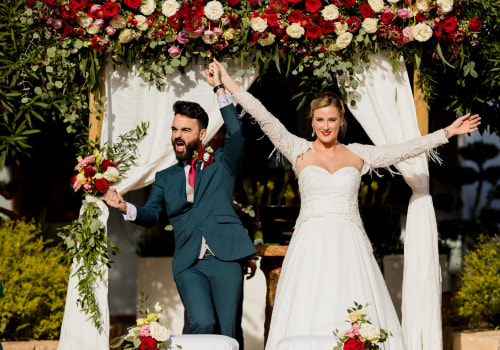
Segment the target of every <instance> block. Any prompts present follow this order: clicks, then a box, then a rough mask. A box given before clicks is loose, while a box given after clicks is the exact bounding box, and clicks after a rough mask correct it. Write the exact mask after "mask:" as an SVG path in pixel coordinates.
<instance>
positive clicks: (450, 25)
mask: <svg viewBox="0 0 500 350" xmlns="http://www.w3.org/2000/svg"><path fill="white" fill-rule="evenodd" d="M455 28H457V19H456V18H455V17H453V16H449V17H448V18H446V19H445V20H444V30H445V31H446V32H447V33H449V32H452V31H454V30H455Z"/></svg>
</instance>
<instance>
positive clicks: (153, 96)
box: [58, 62, 258, 350]
mask: <svg viewBox="0 0 500 350" xmlns="http://www.w3.org/2000/svg"><path fill="white" fill-rule="evenodd" d="M228 66H229V67H228V71H229V73H230V74H232V76H234V75H235V71H236V68H235V67H234V64H233V63H232V62H230V63H229V64H228ZM243 68H248V65H245V67H243ZM204 69H205V65H204V64H203V63H201V62H200V63H196V64H192V65H191V66H188V67H186V68H185V72H184V73H181V72H179V71H177V72H176V73H174V74H172V75H171V76H168V77H167V79H166V81H165V85H164V87H163V88H162V89H161V90H158V89H157V87H156V85H155V84H154V83H152V82H151V83H146V82H144V79H143V78H142V77H140V76H139V74H138V72H137V66H133V67H130V68H127V67H125V66H120V67H117V68H116V69H113V67H112V65H108V66H107V67H106V72H105V96H106V97H107V98H108V101H107V103H106V105H105V108H106V112H105V113H104V119H103V128H102V134H101V142H102V144H104V143H105V142H113V141H116V139H117V137H118V136H119V135H121V134H124V133H127V132H128V131H130V130H132V129H135V128H136V127H137V126H138V125H140V123H141V122H148V123H149V128H148V131H147V136H146V137H145V138H144V140H143V141H142V142H141V143H140V144H139V147H138V159H137V162H136V164H135V166H134V167H132V168H131V169H130V171H129V172H128V174H127V177H126V178H125V179H123V180H122V181H120V182H119V183H117V184H116V186H113V187H115V188H116V189H117V191H118V192H120V193H121V194H125V193H127V192H128V191H132V190H136V189H140V188H143V187H146V186H148V185H150V184H152V183H153V182H154V177H155V174H156V172H157V171H160V170H162V169H165V168H167V167H169V166H171V165H173V164H175V162H176V159H175V154H174V152H173V148H172V144H171V141H170V138H171V125H172V120H173V117H174V113H173V110H172V107H173V104H174V103H175V102H176V101H178V100H184V101H193V102H197V103H199V104H200V105H201V106H202V107H203V108H204V109H205V111H206V112H207V114H208V116H209V125H208V134H207V138H206V141H208V140H210V139H211V138H212V137H213V135H215V133H216V132H217V130H219V128H220V127H221V126H222V124H223V120H222V116H221V114H220V111H219V105H218V102H217V97H216V95H215V94H214V92H213V90H212V88H211V87H210V85H208V83H207V82H206V78H205V72H204ZM257 73H258V71H257V70H253V72H252V74H250V72H248V70H247V74H246V75H244V76H243V77H242V78H239V79H238V81H239V83H240V84H241V86H242V87H243V88H245V89H248V88H249V87H250V85H251V84H252V83H253V81H254V80H255V78H256V76H257ZM91 198H93V197H91ZM97 203H98V205H99V206H103V207H104V208H105V209H106V213H107V212H108V211H107V207H106V205H105V204H104V203H103V202H102V201H100V200H99V201H97ZM101 221H102V222H104V223H105V224H106V222H107V215H106V217H103V218H102V220H101ZM76 268H77V266H76V265H75V264H73V265H72V267H71V271H72V273H71V275H70V279H69V282H68V292H67V295H66V306H65V310H64V319H63V324H62V327H61V336H60V341H59V346H58V350H88V349H94V350H108V349H109V307H108V301H107V296H108V269H107V268H106V267H104V268H103V269H104V270H103V271H102V274H103V280H102V281H100V283H98V284H97V285H96V288H95V294H96V296H98V303H99V308H100V310H101V316H102V317H101V324H102V326H103V331H102V332H99V331H98V330H97V329H96V328H95V326H94V323H93V322H92V320H91V319H89V318H88V316H85V315H84V314H83V312H81V310H80V308H79V307H78V306H77V304H76V301H77V299H78V290H77V289H75V288H76V286H77V284H78V279H77V278H76V277H74V276H73V271H74V270H75V269H76Z"/></svg>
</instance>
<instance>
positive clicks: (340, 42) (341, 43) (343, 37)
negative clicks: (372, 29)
mask: <svg viewBox="0 0 500 350" xmlns="http://www.w3.org/2000/svg"><path fill="white" fill-rule="evenodd" d="M351 41H352V33H342V34H340V35H339V36H338V37H337V43H336V44H337V50H342V49H345V48H346V47H347V46H349V44H350V43H351Z"/></svg>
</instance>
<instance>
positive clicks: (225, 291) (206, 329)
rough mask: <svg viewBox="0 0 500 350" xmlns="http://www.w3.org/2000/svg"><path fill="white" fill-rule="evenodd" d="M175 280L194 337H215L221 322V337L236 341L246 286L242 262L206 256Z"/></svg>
mask: <svg viewBox="0 0 500 350" xmlns="http://www.w3.org/2000/svg"><path fill="white" fill-rule="evenodd" d="M174 278H175V283H176V284H177V290H178V291H179V295H180V297H181V300H182V303H183V304H184V308H185V309H186V312H187V315H188V319H189V328H190V333H191V334H213V333H214V332H215V326H216V324H217V321H218V324H219V326H220V332H221V334H223V335H227V336H229V337H231V338H235V336H236V328H237V322H238V321H239V319H238V307H239V306H238V305H239V303H240V302H241V293H242V285H243V271H242V268H241V265H240V263H239V262H237V261H229V262H228V261H222V260H219V259H217V258H216V257H214V256H205V258H204V259H200V260H197V262H196V263H195V264H194V265H193V266H191V267H190V268H188V269H186V270H184V271H181V272H179V273H177V274H176V275H175V276H174Z"/></svg>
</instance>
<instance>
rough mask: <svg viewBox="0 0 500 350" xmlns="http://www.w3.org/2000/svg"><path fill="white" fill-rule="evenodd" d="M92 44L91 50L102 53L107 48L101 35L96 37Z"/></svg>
mask: <svg viewBox="0 0 500 350" xmlns="http://www.w3.org/2000/svg"><path fill="white" fill-rule="evenodd" d="M90 42H91V43H92V45H91V46H90V48H91V49H92V50H95V51H102V50H104V48H105V47H106V43H105V42H104V41H103V40H102V38H101V37H100V36H99V35H96V36H94V37H93V38H92V40H91V41H90Z"/></svg>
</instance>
